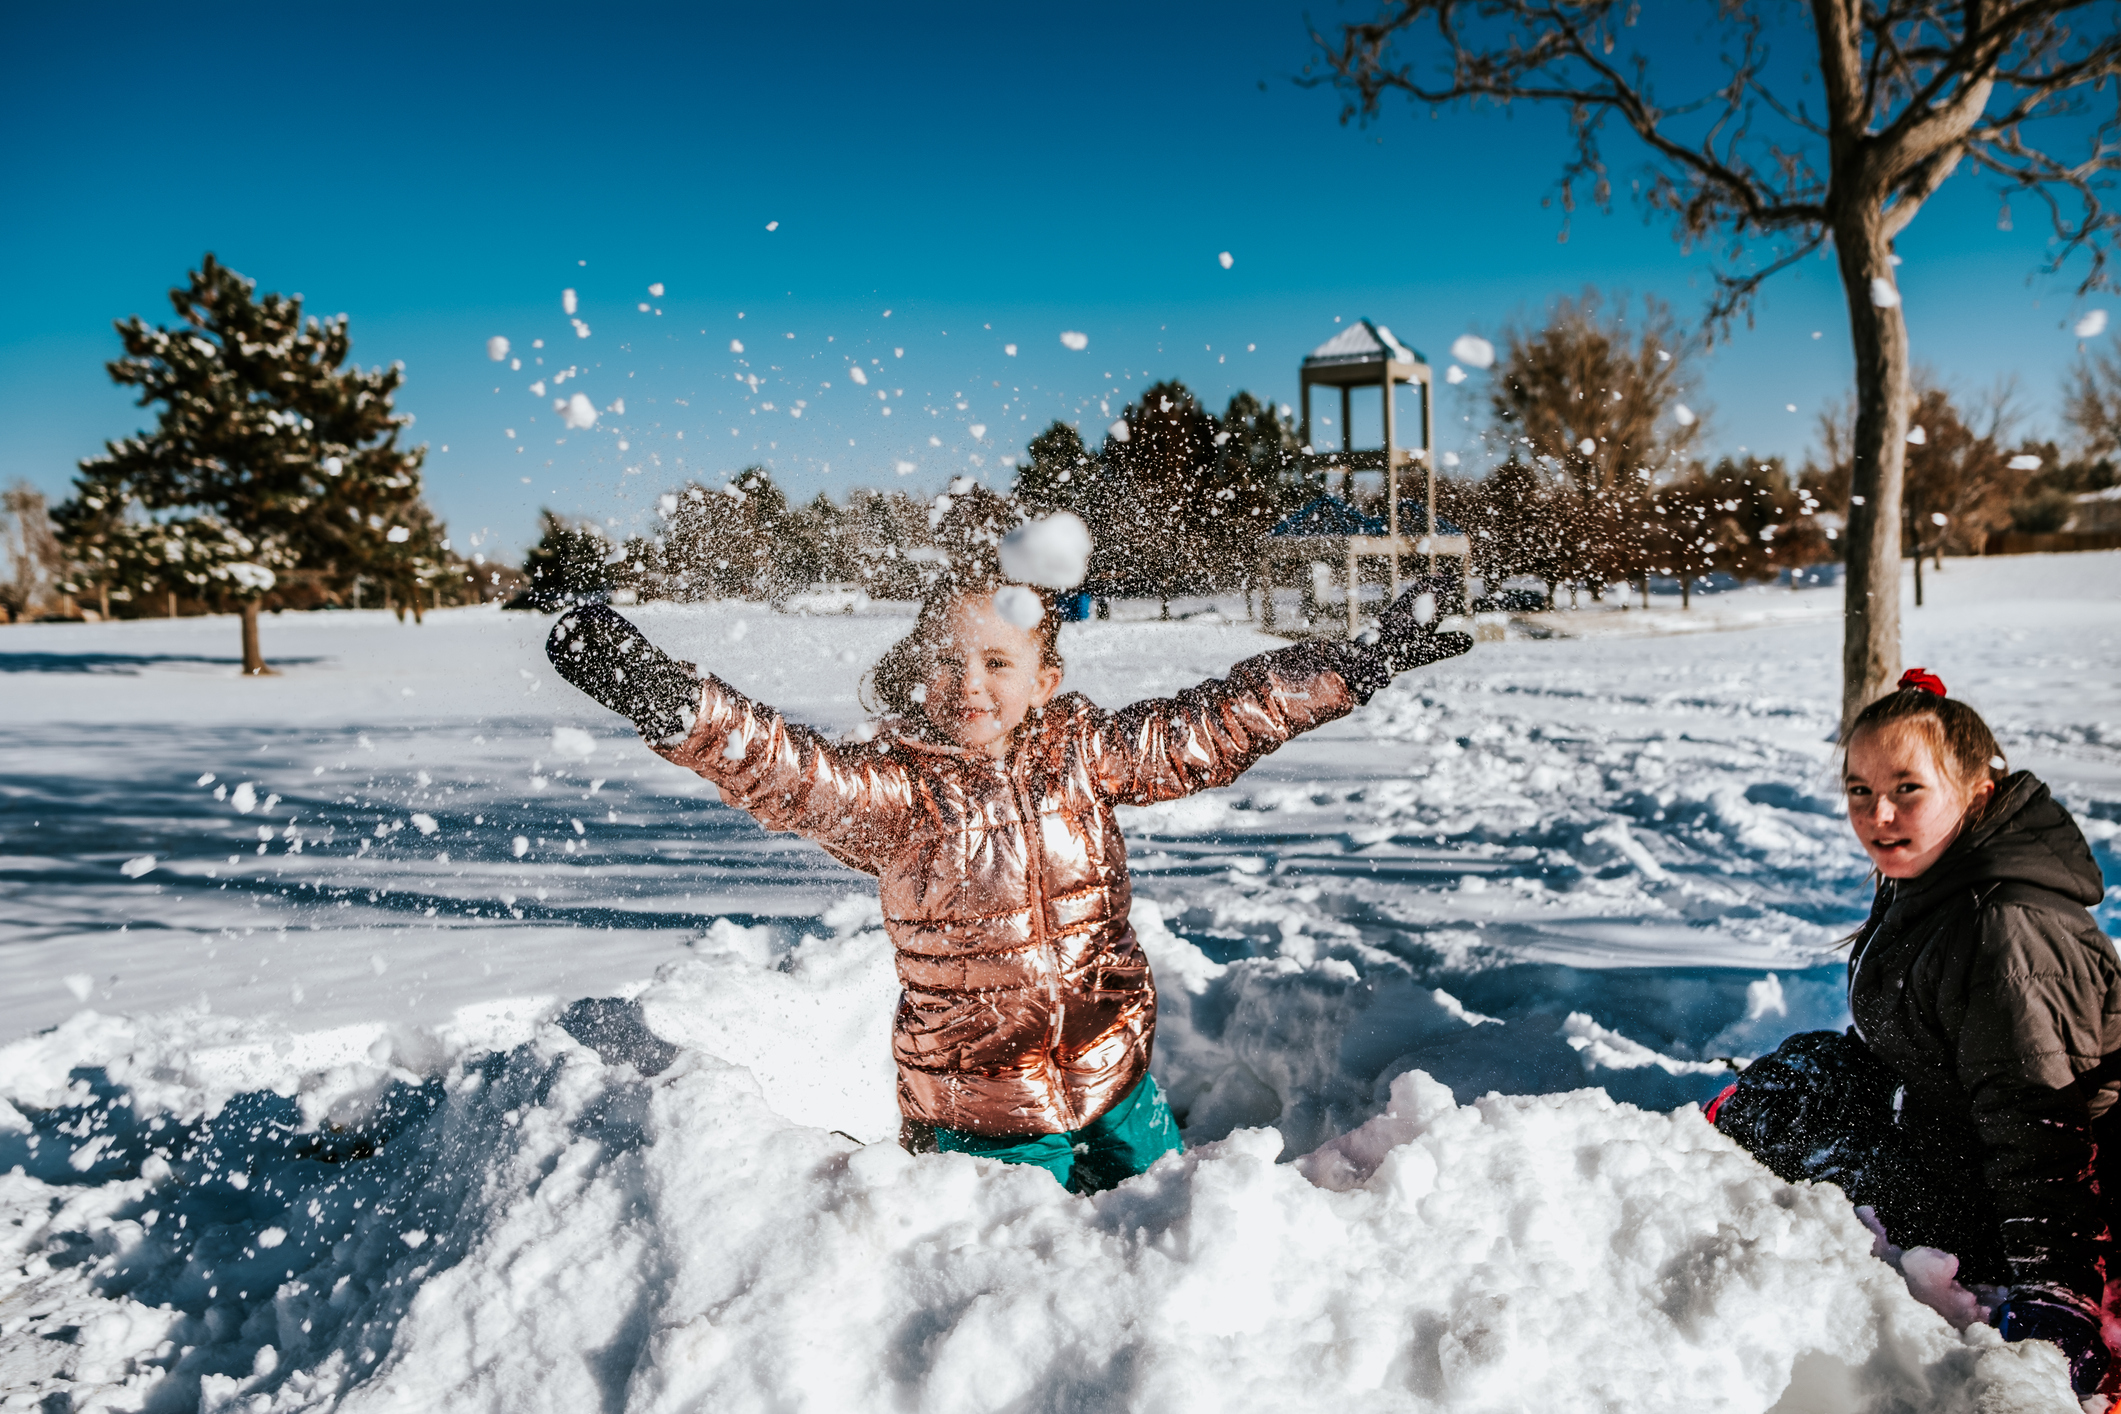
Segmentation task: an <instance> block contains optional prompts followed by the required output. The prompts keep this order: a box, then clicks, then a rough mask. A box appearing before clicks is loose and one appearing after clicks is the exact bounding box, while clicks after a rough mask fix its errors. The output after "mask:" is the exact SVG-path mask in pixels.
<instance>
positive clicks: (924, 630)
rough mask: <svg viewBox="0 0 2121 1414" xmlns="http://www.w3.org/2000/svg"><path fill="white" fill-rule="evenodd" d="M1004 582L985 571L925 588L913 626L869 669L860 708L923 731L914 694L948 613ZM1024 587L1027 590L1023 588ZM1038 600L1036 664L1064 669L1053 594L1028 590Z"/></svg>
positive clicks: (928, 670)
mask: <svg viewBox="0 0 2121 1414" xmlns="http://www.w3.org/2000/svg"><path fill="white" fill-rule="evenodd" d="M1008 583H1009V581H1008V580H1005V579H1003V578H1002V577H1001V576H1000V575H999V574H996V573H990V572H987V571H986V570H985V569H984V567H982V568H980V569H975V570H972V571H971V572H969V573H962V574H961V573H959V572H957V571H954V570H953V571H951V572H949V573H946V574H944V575H943V576H941V577H940V578H939V579H937V580H936V581H935V582H934V583H933V584H931V585H929V586H928V590H927V592H926V593H925V594H923V595H922V596H921V611H920V615H919V617H917V618H916V619H914V621H913V632H911V633H909V634H907V635H906V636H905V637H904V638H902V639H900V640H899V641H898V642H896V643H894V644H892V645H891V647H889V648H888V649H886V650H885V651H884V656H883V657H881V658H879V659H877V660H876V666H875V667H873V668H871V669H870V670H869V677H868V682H867V684H866V690H865V691H864V692H863V694H862V696H863V705H864V706H866V707H868V708H869V710H870V711H872V712H889V713H890V714H892V715H893V716H896V717H903V718H905V719H906V720H907V721H909V722H911V723H914V724H916V725H919V726H922V727H926V726H927V725H928V724H929V723H928V716H927V714H926V713H925V712H923V711H922V710H921V702H920V699H919V697H917V696H915V689H916V688H921V687H925V686H926V684H927V682H928V679H929V678H930V677H932V676H933V675H934V672H935V651H936V649H937V647H938V646H939V645H940V644H941V643H942V641H943V639H944V637H945V636H946V635H947V634H948V632H949V621H950V613H951V610H953V609H954V608H956V607H957V602H958V600H960V599H963V598H965V597H967V596H970V595H991V594H993V593H994V592H995V591H996V590H997V589H1001V588H1003V587H1005V586H1007V585H1008ZM1023 587H1025V588H1030V586H1028V585H1026V586H1023ZM1031 592H1032V593H1034V594H1036V595H1037V596H1038V602H1039V608H1040V609H1041V610H1043V612H1042V613H1041V614H1040V615H1039V618H1038V622H1037V623H1036V624H1034V625H1032V626H1031V629H1030V634H1031V637H1032V639H1033V640H1034V641H1035V642H1036V643H1037V644H1038V661H1039V664H1040V665H1041V666H1042V667H1048V668H1059V667H1065V666H1066V665H1065V664H1064V663H1063V662H1062V661H1061V653H1060V615H1059V614H1057V613H1055V612H1054V610H1055V603H1054V595H1053V594H1051V593H1050V592H1048V591H1047V590H1044V589H1032V590H1031Z"/></svg>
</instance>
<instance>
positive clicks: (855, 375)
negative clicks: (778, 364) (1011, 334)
mask: <svg viewBox="0 0 2121 1414" xmlns="http://www.w3.org/2000/svg"><path fill="white" fill-rule="evenodd" d="M1010 347H1011V348H1014V347H1016V346H1015V345H1014V344H1011V345H1010ZM847 376H848V377H849V378H852V379H853V380H854V381H855V384H856V386H857V387H863V388H866V387H868V386H869V375H868V374H866V373H864V372H862V366H861V365H860V364H858V363H850V364H848V365H847Z"/></svg>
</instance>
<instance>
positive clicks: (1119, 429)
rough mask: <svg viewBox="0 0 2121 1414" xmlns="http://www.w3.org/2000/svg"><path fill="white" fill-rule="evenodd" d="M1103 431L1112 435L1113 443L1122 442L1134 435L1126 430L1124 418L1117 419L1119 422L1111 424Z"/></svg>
mask: <svg viewBox="0 0 2121 1414" xmlns="http://www.w3.org/2000/svg"><path fill="white" fill-rule="evenodd" d="M1105 431H1107V432H1109V433H1111V434H1112V440H1113V441H1115V442H1124V441H1126V440H1127V439H1128V438H1129V437H1132V436H1133V435H1134V434H1133V432H1131V431H1129V430H1128V428H1127V419H1125V418H1124V417H1123V418H1121V419H1119V421H1117V422H1115V423H1113V424H1112V425H1111V426H1110V427H1107V428H1106V429H1105Z"/></svg>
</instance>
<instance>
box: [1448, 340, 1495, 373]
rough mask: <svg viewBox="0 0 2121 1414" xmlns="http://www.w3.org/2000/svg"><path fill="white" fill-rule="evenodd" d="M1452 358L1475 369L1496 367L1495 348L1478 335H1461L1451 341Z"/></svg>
mask: <svg viewBox="0 0 2121 1414" xmlns="http://www.w3.org/2000/svg"><path fill="white" fill-rule="evenodd" d="M1451 357H1453V358H1455V359H1457V360H1458V361H1459V362H1460V363H1468V364H1471V365H1472V366H1473V367H1475V368H1493V367H1494V366H1495V346H1494V345H1493V344H1491V343H1489V342H1488V341H1487V340H1486V339H1483V338H1481V337H1480V335H1478V334H1460V335H1459V336H1458V337H1457V338H1455V339H1453V340H1452V341H1451Z"/></svg>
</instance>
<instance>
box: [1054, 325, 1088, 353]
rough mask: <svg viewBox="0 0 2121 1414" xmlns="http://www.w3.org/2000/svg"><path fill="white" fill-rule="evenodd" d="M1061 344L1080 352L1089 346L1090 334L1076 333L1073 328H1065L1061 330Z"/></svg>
mask: <svg viewBox="0 0 2121 1414" xmlns="http://www.w3.org/2000/svg"><path fill="white" fill-rule="evenodd" d="M1061 345H1062V347H1064V348H1070V349H1073V350H1075V351H1076V352H1077V353H1081V352H1082V351H1083V350H1084V349H1087V348H1089V347H1090V336H1089V335H1088V334H1080V333H1077V332H1076V331H1075V330H1073V329H1066V330H1063V331H1062V332H1061Z"/></svg>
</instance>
